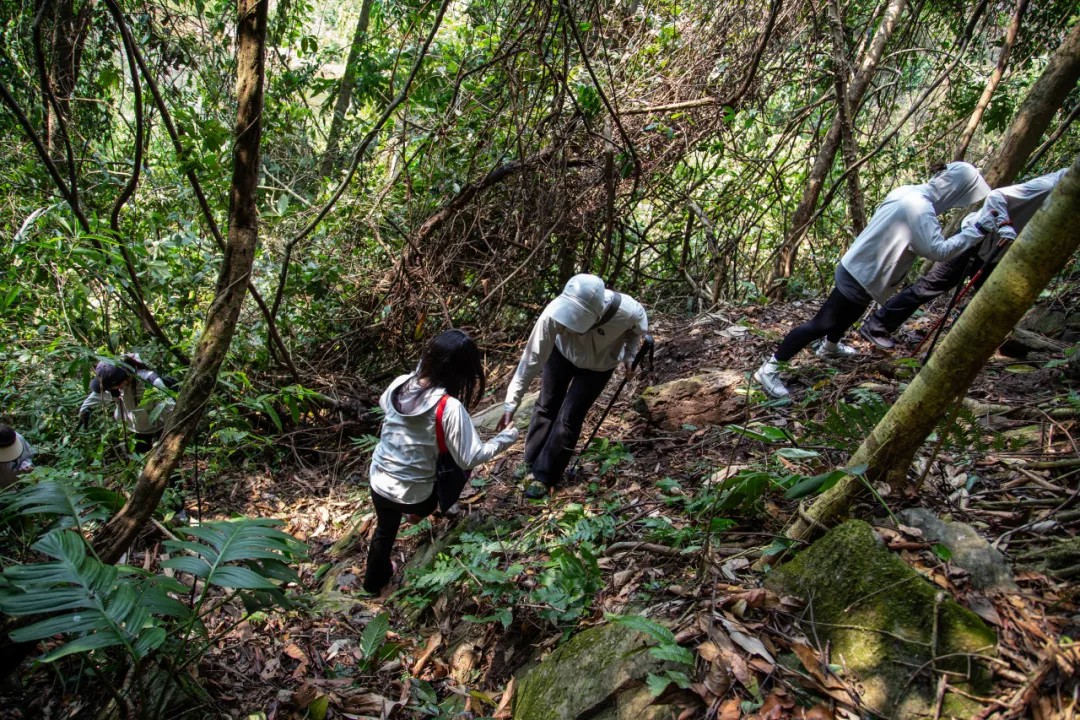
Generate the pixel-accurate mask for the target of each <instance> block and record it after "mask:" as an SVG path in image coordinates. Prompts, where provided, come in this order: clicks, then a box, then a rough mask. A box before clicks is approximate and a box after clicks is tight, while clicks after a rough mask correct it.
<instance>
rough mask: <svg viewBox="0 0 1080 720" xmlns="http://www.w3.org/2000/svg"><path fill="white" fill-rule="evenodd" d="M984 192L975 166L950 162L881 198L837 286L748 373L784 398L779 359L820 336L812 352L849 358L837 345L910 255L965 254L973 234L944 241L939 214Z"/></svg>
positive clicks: (886, 292)
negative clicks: (918, 181) (927, 177)
mask: <svg viewBox="0 0 1080 720" xmlns="http://www.w3.org/2000/svg"><path fill="white" fill-rule="evenodd" d="M989 192H990V187H989V186H988V185H987V184H986V181H985V180H984V179H983V176H982V175H981V174H980V173H979V171H978V170H977V169H976V168H975V166H974V165H971V164H970V163H966V162H952V163H949V164H948V165H946V166H945V167H944V169H942V170H941V171H940V172H938V173H937V174H935V175H934V176H933V177H932V178H930V181H929V182H927V183H924V184H922V185H904V186H902V187H898V188H896V189H895V190H893V191H892V192H890V193H889V194H888V195H886V196H885V201H884V202H883V203H881V206H880V207H878V209H877V211H876V212H875V213H874V215H873V217H871V218H870V222H869V223H868V224H867V226H866V229H865V230H863V231H862V232H861V233H860V234H859V237H857V238H855V242H854V243H853V244H852V245H851V248H850V249H848V251H847V252H846V253H845V254H844V256H843V257H842V258H841V259H840V263H839V264H838V265H837V266H836V274H835V280H836V287H835V288H833V291H832V293H831V294H830V295H829V297H828V299H827V300H826V301H825V304H824V305H822V306H821V309H820V310H818V313H817V315H815V316H814V317H813V318H812V319H811V320H810V321H809V322H806V323H803V324H802V325H800V326H798V327H797V328H795V329H794V330H792V331H791V332H789V333H788V334H787V336H786V337H785V338H784V340H783V341H782V342H781V343H780V346H779V347H778V348H777V350H776V353H775V354H774V355H773V356H772V357H770V358H769V359H768V360H766V361H765V363H764V364H763V365H762V366H761V367H760V368H759V369H758V370H757V372H755V373H754V380H756V381H757V382H759V383H761V386H762V387H763V388H764V389H765V392H767V393H768V394H769V395H771V396H772V397H775V398H780V397H785V396H787V395H788V389H787V388H786V387H785V386H784V383H783V382H782V381H781V380H780V375H779V366H778V363H782V362H787V361H788V360H791V358H793V357H795V354H796V353H798V352H799V351H800V350H802V349H803V348H805V347H806V346H808V345H809V344H810V343H812V342H814V341H815V340H818V339H819V338H825V340H824V342H822V343H821V345H820V346H819V347H818V349H817V355H818V356H819V357H823V358H826V359H834V358H841V357H847V356H849V355H854V354H855V350H854V349H853V348H850V347H848V346H847V345H844V344H842V343H841V342H840V339H841V338H842V337H843V336H844V333H846V332H847V331H848V329H849V328H850V327H851V326H852V325H854V324H855V321H856V320H858V319H859V318H860V317H861V316H862V314H863V312H865V311H866V308H868V307H870V304H871V303H872V302H874V301H875V300H876V301H877V302H879V303H881V304H884V303H885V302H887V301H888V299H889V297H891V296H892V295H893V293H895V292H896V290H897V288H898V287H899V286H900V284H901V283H902V282H903V281H904V276H906V275H907V273H908V271H909V270H910V269H911V266H912V264H913V263H914V262H915V258H916V257H919V256H922V257H925V258H929V259H931V260H948V259H949V258H951V257H953V256H954V255H957V254H959V253H962V252H964V251H965V250H967V249H968V247H970V245H971V243H972V242H974V239H973V238H971V237H968V236H963V235H956V236H954V237H952V238H948V239H946V238H945V236H944V235H943V234H942V232H941V223H940V222H938V219H937V216H938V215H940V214H942V213H944V212H945V211H947V210H951V209H952V208H955V207H963V206H965V205H970V204H971V203H974V202H979V201H980V200H982V199H983V198H985V197H986V195H987V193H989Z"/></svg>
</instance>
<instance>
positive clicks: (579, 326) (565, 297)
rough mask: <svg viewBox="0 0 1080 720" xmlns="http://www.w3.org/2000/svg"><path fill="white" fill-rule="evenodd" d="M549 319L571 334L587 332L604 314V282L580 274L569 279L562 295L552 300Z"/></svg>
mask: <svg viewBox="0 0 1080 720" xmlns="http://www.w3.org/2000/svg"><path fill="white" fill-rule="evenodd" d="M550 312H551V317H552V318H554V319H555V322H557V323H559V324H560V325H563V326H564V327H567V328H569V329H570V330H572V331H573V332H576V333H583V332H587V331H588V329H589V328H591V327H592V326H593V325H595V324H596V322H597V321H598V320H599V319H600V316H601V315H603V314H604V281H603V280H601V279H600V278H598V277H597V276H595V275H589V274H588V273H582V274H581V275H575V276H574V277H572V278H570V280H569V281H567V283H566V287H564V288H563V291H562V294H561V295H559V297H557V298H555V299H554V300H552V302H551V305H550Z"/></svg>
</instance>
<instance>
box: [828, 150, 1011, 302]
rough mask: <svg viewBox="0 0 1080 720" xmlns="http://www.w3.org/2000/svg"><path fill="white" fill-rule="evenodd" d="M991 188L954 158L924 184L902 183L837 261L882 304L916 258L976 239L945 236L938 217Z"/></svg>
mask: <svg viewBox="0 0 1080 720" xmlns="http://www.w3.org/2000/svg"><path fill="white" fill-rule="evenodd" d="M989 192H990V187H989V186H988V185H987V184H986V181H985V180H983V177H982V175H981V174H980V173H979V171H978V170H977V169H976V168H975V166H973V165H971V164H970V163H965V162H952V163H949V164H948V165H947V166H946V167H945V169H944V170H942V171H941V172H940V173H938V174H937V175H935V176H934V177H933V178H931V179H930V182H928V183H924V184H922V185H904V186H903V187H898V188H896V189H895V190H893V191H892V192H890V193H889V194H888V195H886V196H885V201H884V202H883V203H881V205H880V206H879V207H878V209H877V211H876V212H875V213H874V216H873V217H872V218H870V222H869V223H868V224H867V226H866V229H865V230H863V231H862V232H861V233H860V234H859V237H857V238H856V239H855V242H854V243H853V244H852V245H851V247H850V248H849V249H848V251H847V252H846V253H845V254H844V257H842V258H841V259H840V263H841V264H842V265H843V266H844V268H845V269H846V270H847V271H848V272H849V273H851V275H852V276H853V277H854V278H855V279H856V280H858V281H859V284H860V285H862V286H863V288H864V289H865V290H866V292H867V293H869V294H870V295H871V296H872V297H873V298H874V299H875V300H877V301H878V302H879V303H881V304H882V305H884V304H885V302H886V301H888V299H889V298H890V297H892V295H893V294H895V293H896V291H897V290H898V289H899V287H900V284H901V283H902V282H903V281H904V277H905V276H906V275H907V273H908V271H909V270H910V269H911V266H912V264H913V263H914V262H915V258H916V257H918V256H920V255H921V256H922V257H925V258H929V259H930V260H935V261H939V260H948V259H949V258H951V257H955V256H956V255H959V254H960V253H962V252H964V251H965V250H967V249H968V248H969V247H971V246H972V244H974V242H976V241H977V238H972V237H971V236H970V235H967V234H964V233H958V234H957V235H954V236H953V237H951V238H949V239H946V238H945V236H944V235H943V234H942V232H941V223H940V222H938V219H937V216H938V215H940V214H941V213H943V212H945V211H946V210H950V209H952V208H955V207H962V206H964V205H970V204H971V203H974V202H979V201H980V200H982V199H983V198H985V197H986V195H987V193H989Z"/></svg>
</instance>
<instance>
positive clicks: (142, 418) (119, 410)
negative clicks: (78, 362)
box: [79, 354, 178, 453]
mask: <svg viewBox="0 0 1080 720" xmlns="http://www.w3.org/2000/svg"><path fill="white" fill-rule="evenodd" d="M143 383H147V384H149V385H153V386H154V387H155V388H157V389H159V390H165V391H167V392H173V391H175V390H176V388H177V385H178V384H177V383H176V381H175V380H172V379H171V378H165V377H161V376H160V375H158V374H157V373H156V372H154V371H153V370H151V369H150V368H149V367H148V366H147V365H146V364H145V363H144V362H143V361H142V359H141V358H140V357H139V356H138V355H136V354H129V355H123V356H121V358H120V361H119V362H109V361H106V360H103V361H101V362H99V363H98V364H97V367H95V368H94V378H93V380H91V381H90V394H89V395H87V396H86V399H85V400H83V403H82V405H81V406H80V407H79V426H80V427H81V428H83V429H85V428H88V427H89V426H90V413H91V411H92V410H93V409H94V408H95V407H98V406H105V407H108V406H109V405H112V406H113V417H114V418H115V419H116V421H117V422H122V423H124V425H125V426H127V429H128V430H129V431H130V432H131V433H133V434H134V435H135V452H140V453H142V452H146V451H147V450H149V449H150V448H151V447H153V445H154V441H155V440H156V439H157V437H158V435H160V434H161V431H162V429H163V428H164V427H165V422H166V421H167V420H168V419H169V415H171V414H172V411H173V407H174V403H173V401H172V399H171V398H167V399H165V400H164V401H162V402H160V403H157V404H155V405H152V406H150V407H143V405H142V395H143V387H142V384H143Z"/></svg>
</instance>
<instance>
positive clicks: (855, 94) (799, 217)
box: [767, 0, 907, 297]
mask: <svg viewBox="0 0 1080 720" xmlns="http://www.w3.org/2000/svg"><path fill="white" fill-rule="evenodd" d="M906 5H907V1H906V0H889V5H888V7H887V8H886V9H885V13H884V15H883V16H882V18H881V24H880V25H878V28H877V32H876V33H875V34H874V39H873V40H872V41H871V43H870V46H869V47H868V48H867V50H866V54H865V55H864V56H863V58H862V60H861V61H860V63H859V69H858V71H857V72H856V73H855V77H854V78H853V79H852V81H851V83H850V84H849V85H848V96H847V107H848V109H849V111H850V114H851V119H852V120H854V118H855V116H856V115H857V114H858V111H859V106H860V105H861V104H862V99H863V96H864V95H865V94H866V90H867V88H869V87H870V81H871V80H872V79H873V77H874V73H875V72H876V71H877V67H878V63H879V62H880V61H881V56H882V55H883V54H884V52H885V45H886V43H887V42H888V40H889V37H890V36H891V35H892V33H893V30H894V29H895V28H896V24H897V22H898V21H899V19H900V13H902V12H903V11H904V8H905V7H906ZM838 100H841V99H840V98H838ZM841 141H842V136H841V123H840V122H839V121H836V122H833V123H832V124H831V125H830V126H829V130H828V133H827V134H826V135H825V139H824V140H823V141H822V143H821V147H820V148H818V153H817V157H815V158H814V165H813V167H812V168H811V169H810V175H809V177H807V179H806V187H805V188H804V189H803V194H802V198H801V199H800V200H799V204H798V206H797V207H796V208H795V214H794V215H793V216H792V219H791V230H790V232H789V234H788V236H787V237H786V238H785V239H784V243H783V245H781V247H780V250H779V251H778V252H777V256H776V260H775V262H774V264H773V272H772V277H771V278H770V280H769V283H768V285H769V288H768V290H767V294H768V295H769V296H770V297H779V296H780V295H782V294H783V288H784V285H785V283H784V281H785V280H786V279H787V278H789V277H791V274H792V273H793V272H794V270H795V258H796V256H797V254H798V249H799V243H801V242H802V239H803V237H804V236H805V235H806V231H807V229H808V228H809V225H810V219H811V218H812V217H813V215H814V208H815V206H816V205H817V200H818V197H819V196H820V195H821V189H822V187H823V186H824V185H825V180H826V179H827V178H828V176H829V172H830V171H831V170H832V166H833V162H834V160H835V159H836V153H837V151H838V150H839V149H840V144H841Z"/></svg>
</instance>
